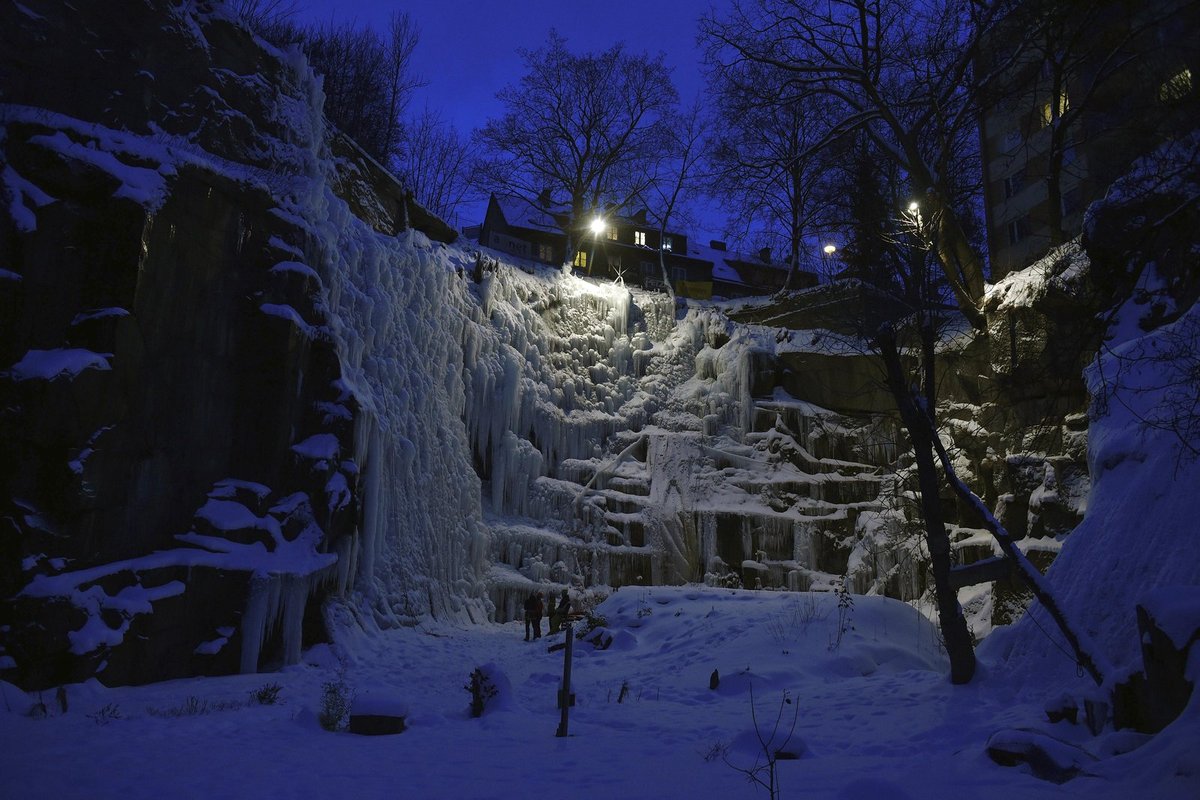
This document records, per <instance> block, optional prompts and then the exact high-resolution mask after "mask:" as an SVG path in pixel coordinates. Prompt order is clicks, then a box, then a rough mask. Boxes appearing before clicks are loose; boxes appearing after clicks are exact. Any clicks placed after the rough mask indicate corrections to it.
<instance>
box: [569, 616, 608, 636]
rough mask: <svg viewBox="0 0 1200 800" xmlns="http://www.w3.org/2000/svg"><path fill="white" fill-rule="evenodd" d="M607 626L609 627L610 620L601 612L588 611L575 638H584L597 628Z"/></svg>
mask: <svg viewBox="0 0 1200 800" xmlns="http://www.w3.org/2000/svg"><path fill="white" fill-rule="evenodd" d="M607 627H608V620H607V619H606V618H605V617H602V616H600V615H599V614H596V613H594V612H592V611H589V612H587V615H586V616H584V618H583V621H582V622H581V623H580V625H579V628H578V629H577V630H576V632H575V638H576V639H583V638H585V637H586V636H587V635H588V634H589V633H591V632H592V631H594V630H596V629H597V628H607Z"/></svg>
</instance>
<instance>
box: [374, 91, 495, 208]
mask: <svg viewBox="0 0 1200 800" xmlns="http://www.w3.org/2000/svg"><path fill="white" fill-rule="evenodd" d="M475 157H476V145H475V142H474V141H473V140H472V139H471V138H470V137H469V136H461V135H460V134H459V132H458V130H457V129H456V128H455V127H454V126H453V125H452V124H451V123H449V122H447V121H446V120H445V119H443V118H442V116H441V115H440V114H438V113H437V112H436V111H433V110H431V109H430V108H429V107H428V106H426V108H425V109H424V110H423V111H422V112H421V113H420V114H417V115H415V116H413V117H410V118H409V120H408V121H407V122H406V123H405V125H404V142H403V147H402V148H401V154H400V155H399V156H398V157H397V158H396V159H395V161H394V162H393V163H394V166H395V169H396V171H397V173H398V174H399V175H400V178H401V180H403V181H404V184H405V185H406V186H408V187H409V188H410V189H411V190H412V192H413V195H414V196H415V197H416V198H417V201H418V202H419V203H421V205H423V206H425V208H427V209H429V210H430V211H431V212H433V213H434V214H436V215H437V216H439V217H441V218H442V219H446V220H449V219H451V217H453V215H454V213H455V211H456V210H457V209H458V207H459V206H460V205H462V204H463V203H464V202H465V201H466V200H467V199H469V198H470V196H471V194H472V191H473V190H472V187H471V174H470V170H471V167H472V164H473V163H474V161H475Z"/></svg>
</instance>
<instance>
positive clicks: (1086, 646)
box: [934, 440, 1116, 687]
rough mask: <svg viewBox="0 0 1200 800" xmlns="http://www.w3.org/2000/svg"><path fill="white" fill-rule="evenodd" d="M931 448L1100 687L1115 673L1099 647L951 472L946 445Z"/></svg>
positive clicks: (936, 445) (988, 513) (984, 506)
mask: <svg viewBox="0 0 1200 800" xmlns="http://www.w3.org/2000/svg"><path fill="white" fill-rule="evenodd" d="M934 447H935V448H936V450H937V455H938V459H939V460H940V461H941V463H942V469H944V470H945V472H946V479H947V480H948V481H949V482H950V488H952V489H953V490H954V492H955V493H956V494H957V495H958V496H959V497H961V498H962V499H963V500H965V501H966V502H967V503H969V504H970V505H972V506H973V507H974V508H975V510H976V511H978V512H979V516H980V518H981V519H982V520H983V524H984V526H985V527H987V529H988V530H989V531H991V533H992V536H993V537H994V538H995V539H996V543H997V544H999V545H1000V549H1001V550H1002V551H1003V552H1004V555H1005V556H1007V557H1008V558H1009V559H1010V560H1011V561H1012V562H1013V563H1014V564H1016V566H1017V573H1018V574H1019V575H1020V576H1021V578H1022V579H1023V580H1024V581H1025V585H1027V586H1028V587H1029V588H1030V590H1031V591H1032V592H1033V595H1034V597H1036V598H1037V599H1038V602H1040V603H1041V604H1042V607H1043V608H1045V609H1046V611H1047V613H1049V614H1050V617H1051V619H1053V620H1054V624H1055V625H1057V626H1058V629H1059V631H1061V632H1062V635H1063V638H1065V639H1066V640H1067V643H1068V644H1069V645H1071V650H1072V651H1073V652H1074V653H1075V661H1076V663H1078V664H1079V666H1080V667H1081V668H1083V669H1084V670H1086V671H1087V673H1088V675H1090V676H1092V680H1094V681H1095V682H1096V685H1097V686H1101V687H1103V686H1104V681H1105V673H1107V674H1108V675H1109V676H1114V675H1116V670H1115V669H1114V668H1113V667H1112V665H1111V664H1109V663H1107V661H1105V660H1104V658H1103V656H1102V655H1101V653H1100V650H1099V648H1098V647H1097V646H1096V645H1095V644H1093V643H1092V640H1091V637H1089V636H1088V635H1087V633H1086V632H1084V631H1082V630H1079V631H1076V630H1075V629H1074V628H1072V627H1071V626H1070V624H1068V622H1067V616H1066V613H1065V612H1064V611H1063V610H1062V608H1061V607H1060V606H1059V605H1058V601H1057V600H1056V599H1055V597H1054V595H1053V594H1052V593H1051V592H1050V587H1049V585H1047V583H1046V581H1045V579H1044V578H1043V577H1042V573H1040V572H1039V571H1038V569H1037V567H1035V566H1034V565H1033V564H1032V563H1031V562H1030V561H1029V559H1028V558H1026V557H1025V554H1024V553H1023V552H1021V549H1020V548H1019V547H1017V545H1016V542H1014V541H1013V539H1012V536H1010V535H1009V533H1008V531H1007V530H1006V529H1005V528H1004V526H1003V525H1001V524H1000V521H999V520H997V519H996V517H995V516H994V515H993V514H992V513H991V512H990V511H988V509H987V506H986V505H984V503H983V501H982V500H980V499H979V497H978V496H977V495H976V494H975V493H974V492H972V491H971V490H970V489H969V488H968V487H967V485H966V484H965V483H963V482H962V480H960V479H959V477H958V475H957V474H956V473H955V472H954V465H953V464H952V463H951V462H950V455H949V454H948V453H947V452H946V448H944V447H942V443H941V442H940V441H936V440H935V441H934Z"/></svg>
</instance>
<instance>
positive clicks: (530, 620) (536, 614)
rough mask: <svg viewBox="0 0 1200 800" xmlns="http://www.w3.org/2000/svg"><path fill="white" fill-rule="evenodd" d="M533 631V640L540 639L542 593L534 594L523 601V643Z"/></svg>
mask: <svg viewBox="0 0 1200 800" xmlns="http://www.w3.org/2000/svg"><path fill="white" fill-rule="evenodd" d="M531 629H532V630H533V638H534V639H540V638H542V593H541V592H534V593H533V594H531V595H530V596H529V599H528V600H526V601H525V641H527V642H528V641H529V631H530V630H531Z"/></svg>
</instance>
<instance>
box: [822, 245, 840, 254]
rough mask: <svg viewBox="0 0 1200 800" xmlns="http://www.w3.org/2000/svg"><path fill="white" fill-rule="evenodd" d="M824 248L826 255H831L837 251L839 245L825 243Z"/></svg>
mask: <svg viewBox="0 0 1200 800" xmlns="http://www.w3.org/2000/svg"><path fill="white" fill-rule="evenodd" d="M824 250H825V255H827V256H831V255H833V254H834V253H836V252H837V245H836V244H827V245H825V248H824Z"/></svg>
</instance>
